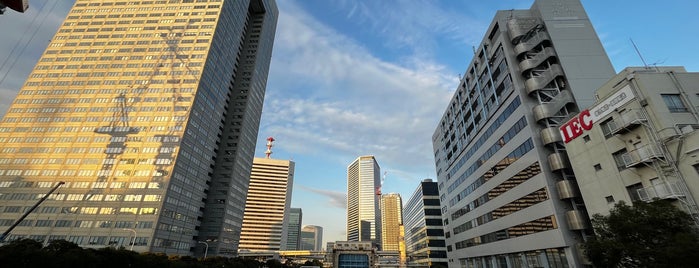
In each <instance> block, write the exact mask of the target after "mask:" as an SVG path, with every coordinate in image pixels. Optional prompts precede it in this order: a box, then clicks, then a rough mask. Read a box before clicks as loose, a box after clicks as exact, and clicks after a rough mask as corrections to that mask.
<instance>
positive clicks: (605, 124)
mask: <svg viewBox="0 0 699 268" xmlns="http://www.w3.org/2000/svg"><path fill="white" fill-rule="evenodd" d="M612 119H613V118H611V117H610V118H607V120H604V121H602V123H600V124H599V126H600V128H602V134H604V137H605V138H607V139H608V138H609V137H611V136H613V134H612V124H613V123H614V121H612Z"/></svg>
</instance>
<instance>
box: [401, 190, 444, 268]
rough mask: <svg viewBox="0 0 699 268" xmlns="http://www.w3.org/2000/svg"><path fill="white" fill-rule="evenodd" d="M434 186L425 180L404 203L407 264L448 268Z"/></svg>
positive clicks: (436, 191) (437, 192)
mask: <svg viewBox="0 0 699 268" xmlns="http://www.w3.org/2000/svg"><path fill="white" fill-rule="evenodd" d="M439 204H440V202H439V191H438V189H437V183H436V182H433V181H432V180H431V179H425V180H423V181H422V182H420V184H419V185H418V187H417V189H415V192H413V195H412V196H410V199H408V201H407V202H406V203H405V207H404V208H405V209H404V212H405V214H404V216H405V217H404V219H405V221H404V223H403V225H404V228H405V251H406V255H407V261H408V265H410V266H426V267H432V266H434V265H438V266H443V267H446V266H447V248H446V244H445V242H444V229H442V226H443V225H442V211H441V210H440V205H439Z"/></svg>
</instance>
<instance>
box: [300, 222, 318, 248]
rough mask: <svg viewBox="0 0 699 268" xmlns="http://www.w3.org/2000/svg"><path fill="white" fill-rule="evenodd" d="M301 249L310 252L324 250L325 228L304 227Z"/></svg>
mask: <svg viewBox="0 0 699 268" xmlns="http://www.w3.org/2000/svg"><path fill="white" fill-rule="evenodd" d="M301 249H302V250H310V251H322V250H323V227H320V226H315V225H304V226H303V228H302V229H301Z"/></svg>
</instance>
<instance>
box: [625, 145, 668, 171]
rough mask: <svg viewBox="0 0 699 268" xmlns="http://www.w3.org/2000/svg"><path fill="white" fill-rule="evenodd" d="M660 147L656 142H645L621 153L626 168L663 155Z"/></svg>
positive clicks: (648, 161)
mask: <svg viewBox="0 0 699 268" xmlns="http://www.w3.org/2000/svg"><path fill="white" fill-rule="evenodd" d="M662 152H663V151H662V149H661V148H660V146H658V144H647V145H644V146H643V147H640V148H638V149H636V150H633V151H630V152H628V153H625V154H623V155H621V159H622V160H624V165H626V167H627V168H630V167H635V166H638V165H642V164H645V163H650V162H653V161H654V160H655V159H660V158H662V157H663V153H662Z"/></svg>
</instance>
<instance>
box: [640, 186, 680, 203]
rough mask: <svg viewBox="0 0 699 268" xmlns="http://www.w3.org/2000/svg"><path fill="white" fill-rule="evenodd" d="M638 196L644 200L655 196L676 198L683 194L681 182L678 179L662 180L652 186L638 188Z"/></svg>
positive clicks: (650, 199) (646, 200) (649, 199)
mask: <svg viewBox="0 0 699 268" xmlns="http://www.w3.org/2000/svg"><path fill="white" fill-rule="evenodd" d="M637 191H638V197H639V198H640V199H641V200H642V201H645V202H648V201H652V200H653V199H655V198H660V199H677V198H679V197H683V196H685V191H684V187H683V184H681V183H680V182H678V181H672V182H667V181H666V182H662V183H659V184H655V185H653V186H649V187H645V188H641V189H638V190H637Z"/></svg>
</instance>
